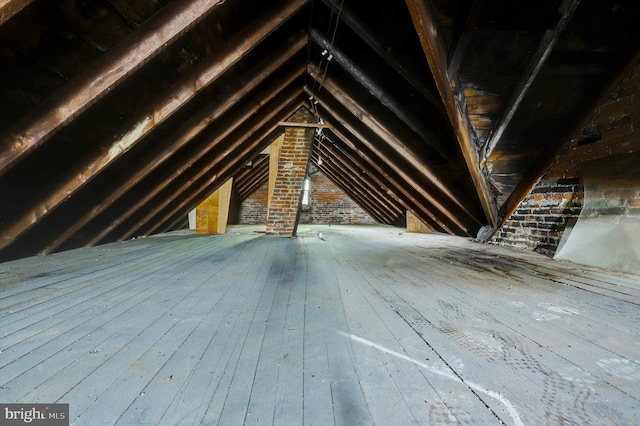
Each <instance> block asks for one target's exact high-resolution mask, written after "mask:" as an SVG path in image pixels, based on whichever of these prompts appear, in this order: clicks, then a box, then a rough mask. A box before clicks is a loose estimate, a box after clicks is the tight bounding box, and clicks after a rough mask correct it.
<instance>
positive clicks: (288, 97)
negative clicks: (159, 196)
mask: <svg viewBox="0 0 640 426" xmlns="http://www.w3.org/2000/svg"><path fill="white" fill-rule="evenodd" d="M299 95H300V88H299V87H290V88H289V89H287V90H286V91H284V92H282V93H280V94H279V95H278V97H276V98H275V99H274V100H273V102H272V103H271V104H273V105H277V107H276V108H275V109H270V110H269V111H263V112H262V114H261V115H262V117H261V118H260V120H259V121H258V123H256V124H254V125H253V126H252V127H251V128H250V129H246V130H243V136H242V137H240V138H238V139H236V140H234V141H233V143H232V144H231V145H230V146H229V147H228V148H226V149H225V150H224V151H223V152H222V153H219V154H218V155H216V159H215V160H214V161H213V162H211V163H210V166H209V167H208V168H203V169H201V170H199V171H197V173H196V174H195V175H193V176H191V177H190V178H189V179H188V180H187V181H185V182H184V183H183V184H182V185H181V186H180V188H179V189H178V190H177V191H175V194H174V196H173V197H168V198H167V199H165V200H164V201H163V202H161V203H160V205H158V206H156V207H154V209H153V210H152V211H151V212H150V213H148V214H147V215H146V216H145V217H144V218H142V220H140V221H139V222H138V224H136V225H135V226H134V227H133V228H131V229H130V230H129V231H127V233H126V234H124V235H123V236H122V237H121V238H119V239H122V240H126V239H128V238H130V237H132V236H133V235H136V232H137V231H138V230H139V229H140V228H142V226H144V225H147V223H149V224H151V223H155V225H151V226H150V227H147V229H148V231H147V232H145V234H146V235H149V234H152V233H153V232H154V231H156V229H158V227H160V226H161V225H162V224H163V223H164V221H166V219H167V217H168V216H172V215H174V214H176V211H178V210H181V209H184V204H180V205H177V206H175V207H174V208H173V209H172V210H171V211H170V212H169V213H165V212H164V210H165V208H166V207H168V206H169V205H170V204H171V202H172V201H173V199H174V198H175V197H176V196H178V195H180V194H182V193H200V192H202V191H203V190H204V188H199V189H197V190H196V191H194V190H193V189H192V188H191V186H192V185H194V184H197V183H196V181H197V180H198V179H200V178H201V177H202V176H204V175H205V174H206V173H207V172H208V171H209V170H211V168H213V167H215V166H216V165H218V164H220V163H224V164H225V165H223V166H222V168H221V170H220V171H219V172H218V173H216V175H215V177H213V178H212V179H209V180H208V181H207V182H208V184H209V185H210V184H211V183H212V181H213V180H215V179H217V178H219V176H220V175H222V174H223V173H225V172H226V171H228V170H229V168H230V167H231V164H233V165H235V164H236V163H237V159H238V158H240V157H242V156H243V155H246V152H245V151H246V150H248V149H249V148H243V146H244V145H243V144H244V143H245V142H246V141H247V140H248V139H249V138H250V136H251V135H253V134H254V133H255V132H257V131H259V130H260V128H262V127H263V126H265V125H267V124H268V123H270V122H273V121H274V120H276V123H274V125H276V126H277V120H281V119H283V118H286V117H289V116H290V115H291V114H293V112H295V110H296V109H297V108H299V107H300V102H297V103H296V102H295V100H296V98H298V97H299ZM263 101H264V99H263ZM292 102H293V104H292ZM265 105H266V102H265ZM294 107H295V108H294ZM256 110H257V109H253V111H252V114H256V112H255V111H256ZM286 113H288V114H286ZM247 119H248V117H244V118H243V119H242V120H241V121H239V122H236V123H233V124H231V125H230V126H229V128H228V130H227V131H226V132H225V133H224V134H223V135H222V136H220V137H216V140H215V141H212V143H211V144H210V145H209V146H210V148H209V149H206V150H204V151H203V152H202V154H201V155H198V156H197V158H193V161H190V163H189V164H188V165H187V167H186V168H190V166H191V165H192V164H194V163H195V162H196V161H197V160H199V159H200V158H202V157H203V156H204V155H205V154H207V153H208V152H210V151H211V150H212V149H213V147H215V146H216V145H217V144H218V143H220V141H221V140H222V139H224V138H225V137H227V136H229V135H231V133H232V130H231V129H232V128H233V129H237V128H238V127H239V126H240V125H241V124H243V123H244V121H246V120H247ZM271 130H272V129H269V131H271ZM243 149H244V150H243ZM238 150H240V151H241V153H238V152H237V151H238ZM232 154H233V155H232ZM243 164H244V162H243ZM228 177H231V176H228ZM225 181H226V179H225ZM217 182H218V185H222V184H223V183H224V181H217ZM168 183H170V182H168V181H167V184H168ZM214 191H215V189H213V190H211V191H210V192H209V193H208V194H212V193H213V192H214ZM205 198H206V197H205ZM203 200H204V198H203ZM184 213H185V214H187V213H188V210H187V211H185V212H184ZM156 216H163V217H161V218H157V217H156Z"/></svg>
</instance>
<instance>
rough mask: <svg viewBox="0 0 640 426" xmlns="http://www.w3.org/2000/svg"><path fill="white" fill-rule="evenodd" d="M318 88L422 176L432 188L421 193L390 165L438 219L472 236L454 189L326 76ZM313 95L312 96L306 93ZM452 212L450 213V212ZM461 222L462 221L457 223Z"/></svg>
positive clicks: (410, 179)
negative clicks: (416, 192) (415, 190)
mask: <svg viewBox="0 0 640 426" xmlns="http://www.w3.org/2000/svg"><path fill="white" fill-rule="evenodd" d="M317 71H318V70H317V68H316V67H315V66H313V65H310V66H308V72H309V74H310V75H311V76H312V77H314V78H320V77H319V74H318V73H317ZM322 85H323V86H324V87H325V88H326V89H327V91H329V92H330V93H331V94H332V96H333V97H334V98H335V99H337V100H338V101H339V102H340V103H341V104H342V105H343V106H344V107H346V108H347V109H348V110H349V111H350V112H351V113H352V114H353V115H354V116H356V117H357V118H358V119H359V120H360V121H361V122H362V123H363V124H364V125H366V126H367V127H368V128H370V129H371V130H372V131H373V132H374V133H375V134H376V135H377V136H378V137H380V138H381V139H382V140H384V141H385V142H386V143H387V145H388V147H389V148H390V149H391V150H392V151H393V152H395V153H396V154H397V155H399V156H400V157H401V158H402V159H404V160H405V161H406V162H407V163H408V164H411V165H412V166H413V167H415V169H416V170H417V171H418V172H419V173H420V174H421V176H423V177H424V178H425V179H426V180H427V181H429V183H430V184H431V185H432V187H433V188H434V189H433V190H431V191H425V190H423V188H422V185H420V184H419V183H418V181H416V180H415V177H414V176H411V175H410V174H409V173H407V171H406V170H404V169H403V168H401V167H398V166H396V165H395V164H393V165H392V167H394V168H395V169H396V170H397V172H398V173H399V174H400V175H401V176H403V178H404V179H406V180H407V182H410V184H411V185H412V186H413V187H415V188H417V190H419V191H420V192H421V193H422V194H423V197H424V198H425V199H426V200H429V202H430V204H431V205H432V206H433V208H434V209H435V210H437V211H438V212H439V216H440V217H443V218H446V220H448V221H450V223H452V224H455V226H457V227H458V228H459V229H461V230H464V232H465V234H467V235H471V234H472V233H474V232H473V231H471V230H470V228H471V224H472V223H474V222H475V223H481V222H480V220H479V218H477V217H475V215H474V214H473V213H471V212H469V210H468V208H467V203H466V202H465V200H464V199H463V198H462V197H461V196H460V195H458V194H457V191H456V190H455V189H454V188H451V187H447V186H446V185H445V184H444V183H443V182H442V181H441V180H440V178H439V176H438V175H437V173H435V172H434V171H433V170H431V168H430V167H429V166H428V165H427V164H425V162H424V161H423V159H421V158H420V157H419V156H417V155H416V154H415V152H413V151H412V150H411V149H410V148H409V147H407V146H406V144H405V143H403V141H402V140H400V139H399V138H398V137H397V136H396V135H395V134H394V133H393V132H391V131H389V130H388V129H387V128H386V127H385V126H384V125H383V124H382V123H381V122H379V121H378V120H377V119H376V118H375V117H374V116H372V115H371V114H369V113H368V112H367V111H366V110H365V109H364V108H363V107H362V106H361V105H360V104H359V103H357V102H356V101H355V100H354V99H352V98H351V97H350V96H349V95H348V94H347V93H346V92H345V90H344V89H343V88H342V87H341V86H340V85H339V84H338V83H337V82H335V81H334V80H333V79H331V78H330V77H325V78H324V79H323V80H322ZM310 94H311V95H313V93H310ZM375 149H376V151H377V152H378V155H379V156H381V157H384V156H385V155H384V153H383V152H382V151H380V149H379V148H377V147H375ZM435 191H437V192H440V193H441V194H442V196H441V197H438V198H436V197H435V196H434V195H433V194H432V192H435ZM454 211H455V212H456V213H455V214H453V213H452V212H454ZM461 219H462V220H461Z"/></svg>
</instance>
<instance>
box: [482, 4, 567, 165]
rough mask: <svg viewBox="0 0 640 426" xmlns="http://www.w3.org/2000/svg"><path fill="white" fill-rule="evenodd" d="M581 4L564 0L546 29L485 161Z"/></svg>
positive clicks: (499, 125)
mask: <svg viewBox="0 0 640 426" xmlns="http://www.w3.org/2000/svg"><path fill="white" fill-rule="evenodd" d="M579 5H580V0H564V1H563V2H562V5H561V6H560V11H561V12H562V15H561V16H560V19H559V20H558V22H557V23H556V25H555V27H554V28H553V29H552V30H547V31H545V33H544V34H543V36H542V39H541V40H540V43H539V44H538V48H537V49H536V52H535V53H534V54H533V55H532V56H531V59H530V61H529V63H528V64H527V68H526V69H525V70H524V72H523V74H522V75H521V77H520V81H519V82H518V84H517V85H516V87H515V88H514V90H513V92H512V95H511V98H510V99H509V102H508V103H507V105H506V107H505V110H504V113H503V114H502V117H501V119H500V121H499V122H498V124H497V126H496V127H495V128H494V129H495V130H494V131H493V133H492V134H491V136H490V137H489V140H488V142H487V144H486V146H485V148H484V155H483V157H484V159H483V161H485V162H486V161H487V159H488V157H489V156H490V155H491V153H492V152H493V150H494V149H495V147H496V146H497V145H498V144H499V143H500V140H501V139H502V135H503V134H504V132H505V130H506V129H507V127H509V124H510V123H511V119H512V118H513V116H514V115H515V113H516V111H517V110H518V107H519V106H520V104H521V103H522V100H523V99H524V97H525V95H526V94H527V92H528V91H529V88H530V87H531V85H533V82H534V80H535V79H536V77H537V76H538V73H539V72H540V70H541V69H542V67H543V66H544V63H545V62H546V60H547V58H548V57H549V54H550V53H551V51H552V50H553V48H554V46H555V45H556V43H557V41H558V40H559V39H560V35H561V34H562V32H563V31H564V30H565V28H566V27H567V26H568V25H569V22H570V21H571V18H572V17H573V13H574V12H575V11H576V9H577V8H578V6H579Z"/></svg>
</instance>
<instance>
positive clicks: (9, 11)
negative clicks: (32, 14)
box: [0, 0, 33, 25]
mask: <svg viewBox="0 0 640 426" xmlns="http://www.w3.org/2000/svg"><path fill="white" fill-rule="evenodd" d="M32 2H33V0H0V25H2V24H4V23H5V22H7V21H8V20H9V19H11V18H13V16H14V15H17V14H18V13H19V12H20V11H21V10H22V9H24V8H25V7H27V6H29V5H30V4H31V3H32Z"/></svg>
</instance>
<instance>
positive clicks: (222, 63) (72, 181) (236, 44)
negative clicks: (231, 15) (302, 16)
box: [0, 0, 306, 249]
mask: <svg viewBox="0 0 640 426" xmlns="http://www.w3.org/2000/svg"><path fill="white" fill-rule="evenodd" d="M305 4H306V1H305V0H289V1H288V2H287V3H285V4H284V5H283V6H281V7H280V8H274V10H271V11H270V12H269V15H268V16H267V17H265V20H264V21H261V22H257V23H254V24H253V25H250V26H248V27H247V28H245V29H243V30H242V31H241V32H240V33H239V34H237V35H236V36H234V37H233V39H232V41H231V43H230V44H229V45H228V47H227V48H226V49H223V50H222V51H221V52H219V53H218V54H216V55H211V56H210V57H209V58H208V59H207V60H205V61H204V62H203V63H202V64H200V65H199V66H198V67H197V68H196V69H194V70H192V71H191V72H190V73H189V74H188V75H187V76H185V77H184V78H183V79H182V80H180V81H179V82H178V83H177V84H175V85H174V86H173V87H172V88H170V89H169V90H168V92H167V93H165V94H164V96H163V97H162V98H161V99H160V101H159V102H158V103H156V104H155V105H154V106H153V108H152V110H151V111H145V112H144V113H143V114H141V115H140V116H139V117H136V118H135V119H134V120H132V122H133V123H134V124H133V125H132V126H131V128H129V129H128V130H127V131H126V132H125V133H124V134H123V135H121V136H119V137H118V138H116V140H115V141H113V142H112V143H111V145H110V147H109V149H108V150H105V151H100V152H99V153H97V154H96V156H95V157H94V158H93V159H92V160H91V161H90V162H89V163H88V164H85V165H83V166H82V167H81V171H80V172H79V173H76V174H74V175H72V176H70V178H69V179H68V180H67V181H66V182H64V183H62V184H61V185H59V186H58V188H57V189H55V190H54V191H53V192H52V193H50V194H49V195H48V196H47V197H46V199H45V200H44V201H41V202H39V203H37V204H36V206H34V207H33V208H32V209H31V211H29V212H25V214H23V215H21V216H20V217H19V218H18V219H17V220H16V221H15V222H14V223H13V224H10V225H8V226H7V228H6V231H5V232H4V233H3V234H2V236H0V249H2V248H3V247H6V246H7V245H9V244H11V243H12V242H13V241H14V240H15V239H16V238H18V237H19V236H20V235H21V234H22V233H23V232H25V231H26V230H27V229H29V228H30V227H31V226H33V225H34V224H35V223H36V222H37V221H38V220H40V219H42V218H43V217H44V216H46V215H47V214H48V213H49V212H50V211H51V210H53V209H55V208H56V207H58V206H59V205H60V204H61V203H63V202H64V201H65V200H67V199H68V197H70V196H71V195H72V194H74V193H75V192H76V191H77V190H78V189H80V188H81V187H82V186H84V185H85V184H86V183H87V182H88V181H89V180H91V179H92V178H93V177H95V176H96V175H98V174H99V173H100V172H101V171H103V170H104V169H105V168H106V167H107V166H109V165H110V164H112V163H113V162H114V161H115V160H116V159H117V158H118V157H119V156H120V155H122V154H123V153H124V152H126V151H127V150H129V149H131V147H132V146H133V145H135V144H136V143H138V142H139V141H140V140H142V139H143V138H144V136H146V135H148V134H149V133H150V132H151V131H152V130H153V129H154V128H155V127H156V126H157V125H158V124H159V123H162V122H163V121H165V120H166V119H167V118H169V117H170V116H171V115H172V114H173V113H175V112H176V111H177V110H179V109H180V108H181V107H182V106H184V105H185V104H186V103H187V102H188V101H189V100H191V99H192V98H193V97H194V96H195V95H196V94H197V93H198V92H200V91H202V90H203V89H204V88H206V87H207V86H209V85H210V84H211V83H212V82H214V81H215V80H216V79H217V78H219V77H220V76H221V75H222V74H224V73H225V72H226V71H228V70H229V69H230V68H231V67H232V66H233V65H234V64H236V63H237V62H238V61H239V60H240V59H241V58H242V57H244V55H246V54H247V53H248V52H250V51H251V50H253V49H254V48H255V47H256V46H257V45H258V44H259V43H260V42H261V41H262V40H264V39H265V38H267V36H268V35H270V34H271V33H272V32H273V31H275V30H276V29H277V28H278V27H279V26H280V25H281V24H282V22H283V21H284V20H286V19H287V18H288V17H290V16H292V15H293V14H295V13H296V12H297V11H298V10H299V9H300V8H301V7H302V6H304V5H305ZM84 84H86V83H84ZM56 96H57V95H56ZM45 104H46V102H45ZM41 124H42V123H41ZM38 125H40V124H38ZM25 152H26V151H25ZM5 167H7V166H5ZM0 170H2V166H1V165H0Z"/></svg>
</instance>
